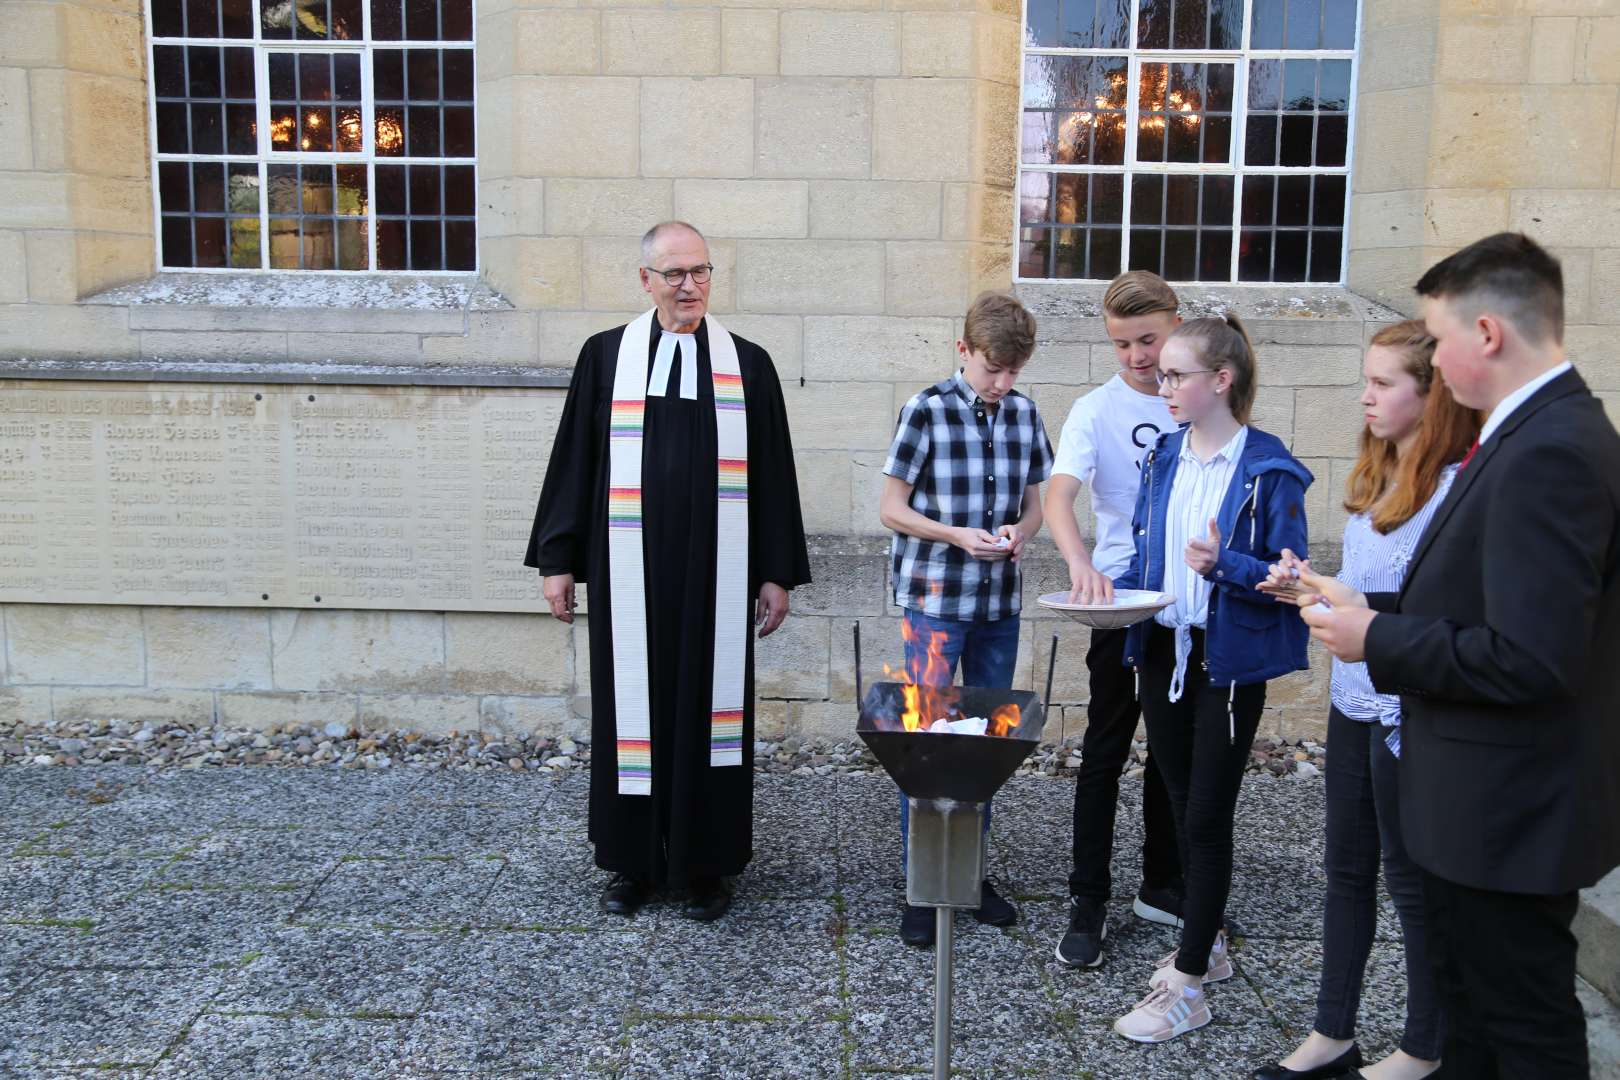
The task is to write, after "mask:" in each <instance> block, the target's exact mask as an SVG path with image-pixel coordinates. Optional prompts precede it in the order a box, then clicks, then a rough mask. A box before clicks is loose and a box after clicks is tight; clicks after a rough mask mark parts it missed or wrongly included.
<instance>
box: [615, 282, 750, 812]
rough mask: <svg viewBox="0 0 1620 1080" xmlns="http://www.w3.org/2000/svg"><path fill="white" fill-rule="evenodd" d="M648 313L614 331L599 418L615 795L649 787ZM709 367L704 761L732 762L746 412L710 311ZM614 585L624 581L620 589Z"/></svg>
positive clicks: (737, 721)
mask: <svg viewBox="0 0 1620 1080" xmlns="http://www.w3.org/2000/svg"><path fill="white" fill-rule="evenodd" d="M654 317H655V312H651V311H649V312H647V313H646V314H645V315H642V316H641V317H640V318H638V319H636V320H635V321H634V322H632V323H631V324H630V325H629V326H626V327H625V329H624V337H623V338H622V339H621V340H620V342H619V357H618V366H617V368H616V369H615V370H614V373H613V404H612V409H611V414H610V417H609V421H608V426H609V435H610V438H609V440H608V455H609V461H608V510H607V513H608V570H609V574H610V577H611V580H610V582H609V586H608V588H609V593H610V597H611V599H610V607H611V611H612V620H613V628H612V630H613V690H614V700H615V705H616V711H615V715H614V726H615V736H616V750H617V755H618V756H617V761H618V775H619V784H618V790H619V794H621V795H650V794H652V784H653V767H652V703H651V690H652V687H651V685H650V679H649V676H648V669H647V594H646V591H645V589H643V588H642V587H641V585H640V583H641V582H642V581H644V580H645V577H644V575H645V573H646V549H645V540H646V538H645V535H644V533H643V529H642V524H643V518H642V499H641V464H642V453H643V450H644V449H645V425H646V413H647V402H646V398H647V350H648V347H649V345H650V344H651V342H652V322H653V318H654ZM707 321H708V325H709V368H710V372H711V374H712V376H713V382H714V422H715V435H716V448H717V451H718V453H717V455H716V456H717V459H718V460H717V462H716V470H717V476H716V496H717V497H716V504H715V525H716V532H715V574H714V592H715V597H714V647H713V651H714V684H713V692H712V697H711V701H710V706H709V764H710V765H711V766H741V765H742V754H743V745H742V742H743V710H744V708H745V706H746V702H745V701H744V699H743V691H744V688H745V686H746V682H745V679H746V675H747V671H746V668H747V662H748V635H749V633H750V631H751V630H752V627H753V617H752V616H753V604H752V602H751V601H752V598H751V597H750V596H749V595H748V414H747V403H746V399H745V397H744V394H743V381H742V374H741V372H740V370H739V366H738V361H737V343H736V342H735V341H734V340H733V339H732V337H731V334H730V333H728V332H727V331H726V329H725V327H723V326H721V325H720V323H719V322H718V321H716V320H715V319H714V318H713V317H712V316H709V317H708V320H707ZM620 582H623V583H625V585H624V586H623V587H621V586H620V584H619V583H620Z"/></svg>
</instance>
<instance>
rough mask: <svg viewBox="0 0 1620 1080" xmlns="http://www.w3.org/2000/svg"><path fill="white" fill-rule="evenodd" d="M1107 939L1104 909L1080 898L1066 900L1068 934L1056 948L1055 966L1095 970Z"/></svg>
mask: <svg viewBox="0 0 1620 1080" xmlns="http://www.w3.org/2000/svg"><path fill="white" fill-rule="evenodd" d="M1107 938H1108V905H1107V904H1104V903H1102V902H1101V901H1097V900H1092V899H1089V898H1087V897H1084V896H1071V897H1070V898H1069V932H1068V933H1066V934H1064V935H1063V940H1061V941H1059V942H1058V945H1057V958H1058V963H1060V964H1063V965H1065V966H1067V967H1096V966H1097V965H1098V964H1100V963H1102V954H1103V942H1104V941H1105V940H1106V939H1107Z"/></svg>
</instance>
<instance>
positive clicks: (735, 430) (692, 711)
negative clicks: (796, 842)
mask: <svg viewBox="0 0 1620 1080" xmlns="http://www.w3.org/2000/svg"><path fill="white" fill-rule="evenodd" d="M641 254H642V260H641V261H642V264H643V265H642V267H641V269H640V275H641V284H642V288H643V289H645V290H646V291H647V293H648V294H649V295H650V296H651V297H652V301H653V310H651V311H649V312H647V313H646V314H645V315H643V316H641V317H640V318H639V319H636V320H635V321H633V322H631V323H629V324H627V325H625V326H619V327H615V328H614V329H612V330H607V331H604V332H602V333H600V334H597V335H595V336H594V337H592V338H590V339H589V340H588V341H586V342H585V345H584V347H583V348H581V349H580V352H579V359H578V360H577V361H576V363H575V366H574V376H573V381H572V383H571V385H570V386H569V390H568V399H567V402H566V403H565V405H564V407H563V416H562V422H561V425H560V427H559V428H558V431H557V440H556V443H555V445H554V446H553V449H552V454H551V460H550V463H549V465H548V467H547V469H546V481H545V486H544V488H543V489H542V491H541V494H540V505H539V509H538V510H537V511H536V513H535V520H534V531H533V534H532V535H531V537H530V540H529V550H528V554H527V556H526V557H525V559H524V563H525V564H526V565H528V566H532V567H534V568H536V569H537V570H539V572H540V574H541V576H542V577H543V578H544V579H545V582H544V588H545V596H546V600H547V602H548V603H549V604H550V606H551V613H552V614H553V615H555V616H556V617H557V618H559V619H561V620H563V621H564V622H572V621H573V618H574V615H573V612H574V606H575V587H576V586H577V585H578V584H581V583H589V585H590V620H589V621H590V647H591V741H592V754H591V791H590V839H591V842H592V844H594V845H595V851H596V864H597V865H598V866H600V867H601V868H602V869H604V870H607V871H609V872H610V873H611V874H612V878H611V880H610V881H609V883H608V886H607V889H606V891H605V892H604V893H603V894H602V906H603V909H604V910H606V911H608V912H611V913H613V914H618V915H632V914H634V913H635V912H636V911H637V910H638V909H639V908H640V907H641V905H642V904H643V903H645V902H646V900H647V898H648V897H649V896H650V895H651V894H652V892H653V891H654V890H656V889H660V888H669V889H673V890H682V889H684V890H685V891H686V894H687V903H686V907H685V914H686V915H687V917H688V918H692V919H697V920H701V921H708V920H712V919H717V918H719V917H720V916H721V915H723V914H724V913H725V912H726V910H727V908H728V907H729V906H730V903H731V894H730V890H729V886H728V883H727V879H729V878H731V877H734V876H735V875H737V874H739V873H741V872H742V870H743V867H744V866H746V865H747V863H748V860H749V858H750V856H751V855H752V848H753V813H752V798H753V741H754V674H753V672H754V651H753V633H754V631H755V630H756V629H757V632H758V635H759V636H760V637H765V636H766V635H767V634H770V633H771V632H772V631H774V630H775V629H776V628H777V627H779V626H780V625H781V624H782V620H783V619H784V618H786V617H787V613H788V590H790V589H792V588H793V587H794V586H796V585H803V584H805V583H807V582H809V580H810V569H809V555H808V553H807V551H806V549H805V540H804V525H803V518H802V516H801V514H800V510H799V492H798V485H797V481H796V479H795V477H794V469H793V447H792V444H791V442H790V441H789V438H788V424H787V414H786V410H785V408H784V406H783V401H782V388H781V384H780V383H779V382H778V380H777V376H776V369H775V368H774V367H773V366H772V364H771V358H770V355H769V354H768V353H766V352H765V350H764V349H762V348H760V347H759V346H758V345H755V344H754V343H753V342H750V341H747V340H744V339H743V338H740V337H737V336H736V335H734V334H731V333H730V332H728V331H727V330H726V329H725V328H724V327H723V326H721V325H720V323H719V322H718V321H717V320H716V319H714V318H713V317H712V316H710V315H709V314H708V301H709V284H710V280H711V277H712V275H713V273H714V267H713V265H712V264H711V263H710V261H709V247H708V243H707V242H706V241H705V240H704V239H703V236H702V234H700V233H699V232H698V231H697V230H696V229H695V228H693V227H692V226H690V225H687V224H685V223H682V222H666V223H664V224H661V225H657V226H654V227H653V228H652V229H651V230H649V231H648V233H647V235H646V236H645V237H644V238H643V241H642V251H641Z"/></svg>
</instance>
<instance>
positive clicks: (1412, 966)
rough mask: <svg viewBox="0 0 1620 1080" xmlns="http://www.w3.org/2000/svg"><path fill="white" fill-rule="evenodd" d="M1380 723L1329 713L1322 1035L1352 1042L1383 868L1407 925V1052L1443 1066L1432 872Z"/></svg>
mask: <svg viewBox="0 0 1620 1080" xmlns="http://www.w3.org/2000/svg"><path fill="white" fill-rule="evenodd" d="M1387 733H1388V729H1387V728H1385V727H1384V726H1383V725H1382V724H1379V723H1376V722H1375V723H1362V722H1359V721H1356V720H1352V719H1350V718H1349V717H1348V716H1345V715H1344V714H1343V713H1341V712H1340V711H1339V710H1338V709H1334V710H1333V711H1332V712H1331V713H1329V714H1328V755H1327V859H1326V869H1327V903H1326V907H1325V909H1324V911H1323V918H1322V981H1321V985H1320V987H1319V988H1318V990H1317V992H1316V1030H1317V1031H1320V1032H1321V1033H1322V1034H1323V1035H1326V1036H1328V1037H1329V1038H1331V1039H1353V1038H1355V1035H1356V1014H1357V1013H1358V1012H1359V1011H1360V1007H1361V986H1362V977H1363V975H1364V974H1365V972H1366V967H1367V957H1368V956H1369V955H1370V954H1371V952H1372V943H1373V935H1374V933H1375V931H1376V930H1377V927H1378V864H1379V856H1380V854H1382V856H1383V865H1384V882H1385V884H1386V885H1387V886H1388V888H1389V895H1390V898H1391V899H1393V900H1394V901H1395V911H1396V914H1398V915H1399V916H1400V920H1401V939H1402V940H1403V941H1404V942H1405V945H1406V1033H1405V1035H1404V1036H1403V1037H1402V1039H1401V1049H1402V1050H1405V1051H1406V1052H1407V1053H1408V1054H1411V1055H1412V1056H1413V1057H1415V1058H1420V1059H1422V1060H1424V1061H1435V1060H1438V1059H1439V1058H1440V1051H1441V1040H1442V1029H1441V1019H1440V1015H1441V1014H1440V1001H1439V996H1438V994H1437V993H1436V991H1435V985H1434V971H1433V968H1432V965H1431V962H1430V961H1431V957H1430V951H1429V934H1428V929H1427V918H1426V916H1425V913H1424V910H1423V872H1422V871H1421V870H1419V869H1418V868H1417V865H1416V864H1415V863H1413V862H1412V860H1411V859H1410V858H1409V857H1408V856H1407V854H1406V843H1405V841H1404V840H1402V838H1401V809H1400V799H1399V775H1398V773H1397V769H1398V768H1399V766H1400V759H1399V758H1397V757H1396V756H1395V755H1394V753H1392V752H1391V751H1390V749H1389V744H1388V743H1387V742H1385V741H1384V736H1385V735H1386V734H1387Z"/></svg>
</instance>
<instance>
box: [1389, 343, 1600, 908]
mask: <svg viewBox="0 0 1620 1080" xmlns="http://www.w3.org/2000/svg"><path fill="white" fill-rule="evenodd" d="M1617 577H1620V436H1617V435H1616V434H1615V430H1614V427H1613V425H1611V424H1610V423H1609V420H1608V418H1607V417H1606V416H1605V415H1604V412H1603V406H1602V404H1601V403H1600V402H1599V401H1598V400H1597V399H1596V398H1595V397H1593V396H1592V394H1591V392H1590V391H1589V390H1587V388H1586V383H1585V382H1584V381H1583V380H1582V379H1581V377H1580V375H1579V374H1577V373H1575V372H1573V371H1571V372H1566V373H1565V374H1563V375H1560V376H1559V377H1558V378H1556V379H1554V380H1553V381H1552V382H1550V383H1548V384H1547V385H1546V386H1543V387H1542V388H1541V389H1540V390H1538V391H1537V392H1536V393H1535V394H1534V395H1532V396H1531V397H1530V399H1529V400H1528V401H1526V402H1525V403H1524V404H1523V405H1521V406H1520V407H1519V408H1518V409H1516V410H1515V411H1514V412H1513V413H1512V415H1511V416H1509V417H1508V419H1507V421H1506V422H1505V423H1503V424H1502V426H1501V427H1500V428H1499V429H1498V430H1497V431H1496V432H1494V433H1493V434H1492V435H1491V438H1490V439H1489V440H1487V441H1486V442H1485V443H1484V444H1483V445H1482V446H1481V447H1480V449H1479V452H1478V453H1477V454H1475V456H1474V459H1473V461H1471V462H1470V463H1469V465H1468V467H1467V468H1465V469H1463V471H1462V472H1461V474H1460V475H1459V476H1458V477H1457V480H1456V482H1455V483H1454V484H1453V485H1452V489H1451V491H1450V493H1449V494H1448V495H1447V497H1446V499H1445V501H1444V502H1443V503H1441V505H1440V507H1439V509H1438V510H1437V511H1436V512H1435V515H1434V519H1433V520H1432V521H1431V522H1430V524H1429V527H1428V529H1427V530H1426V531H1425V532H1424V534H1423V537H1422V539H1421V540H1419V542H1418V547H1417V550H1416V551H1415V552H1413V556H1412V561H1411V563H1410V564H1409V565H1408V567H1407V573H1406V578H1405V580H1404V583H1403V586H1402V588H1401V591H1400V592H1399V593H1385V594H1379V595H1376V596H1370V597H1368V601H1369V603H1370V604H1371V605H1372V606H1373V607H1374V608H1375V609H1378V610H1379V611H1380V612H1387V613H1388V614H1380V615H1379V616H1378V617H1377V618H1375V619H1374V620H1373V621H1372V624H1371V626H1370V627H1369V628H1368V632H1367V663H1368V668H1369V671H1370V673H1371V675H1372V680H1373V685H1374V686H1375V687H1376V688H1377V689H1379V690H1380V691H1382V692H1385V693H1398V694H1400V695H1401V705H1402V711H1403V713H1404V717H1405V718H1404V720H1403V727H1402V733H1401V768H1400V793H1401V822H1402V831H1403V833H1404V836H1405V839H1406V846H1407V850H1408V851H1409V852H1410V853H1411V855H1412V857H1413V858H1414V859H1415V860H1416V861H1417V863H1418V864H1419V865H1420V866H1422V867H1423V868H1424V869H1426V870H1428V871H1430V872H1431V873H1434V874H1437V875H1439V876H1440V877H1443V878H1446V879H1447V880H1450V881H1455V882H1459V883H1461V884H1463V885H1468V886H1472V887H1474V888H1479V889H1492V890H1496V891H1501V892H1516V893H1539V894H1544V895H1550V894H1556V893H1565V892H1570V891H1572V890H1574V889H1577V888H1581V887H1584V886H1587V885H1591V884H1593V883H1594V882H1596V881H1597V880H1598V879H1599V878H1600V877H1602V876H1603V875H1604V874H1605V873H1606V872H1608V870H1609V869H1610V868H1612V867H1613V866H1615V865H1616V864H1617V863H1620V581H1617Z"/></svg>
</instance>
